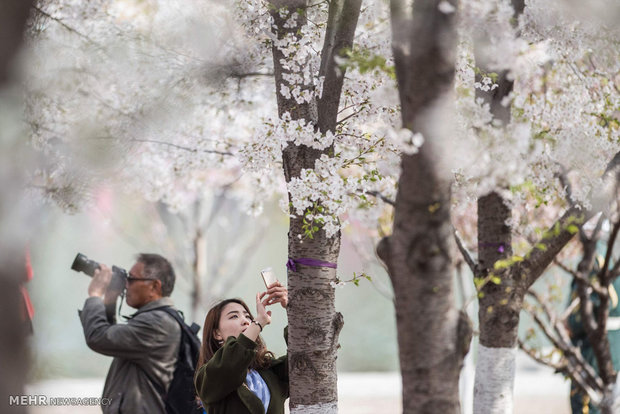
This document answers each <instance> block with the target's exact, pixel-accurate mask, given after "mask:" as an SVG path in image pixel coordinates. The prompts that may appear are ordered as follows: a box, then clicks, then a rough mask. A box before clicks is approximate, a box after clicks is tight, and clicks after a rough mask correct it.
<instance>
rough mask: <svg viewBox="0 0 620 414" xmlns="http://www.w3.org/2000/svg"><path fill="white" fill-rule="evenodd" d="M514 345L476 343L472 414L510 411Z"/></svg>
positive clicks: (511, 408)
mask: <svg viewBox="0 0 620 414" xmlns="http://www.w3.org/2000/svg"><path fill="white" fill-rule="evenodd" d="M516 357H517V347H514V348H487V347H486V346H484V345H478V363H477V364H476V379H475V383H474V414H511V413H512V412H513V391H514V379H515V364H516Z"/></svg>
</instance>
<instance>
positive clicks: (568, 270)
mask: <svg viewBox="0 0 620 414" xmlns="http://www.w3.org/2000/svg"><path fill="white" fill-rule="evenodd" d="M553 263H554V264H555V265H557V266H558V267H559V268H560V269H562V270H564V271H565V272H566V273H568V274H569V275H571V276H572V277H573V278H575V279H577V280H581V281H582V282H583V283H585V284H587V285H588V286H589V287H591V288H592V289H593V290H594V291H595V292H596V293H598V294H605V293H604V292H605V291H604V290H603V288H602V287H601V285H600V284H599V283H596V282H595V281H593V280H590V279H588V278H587V277H585V276H584V275H582V274H581V273H579V272H576V271H574V270H573V269H571V268H569V267H568V266H566V265H565V264H564V263H562V262H561V261H559V260H558V259H557V258H554V259H553Z"/></svg>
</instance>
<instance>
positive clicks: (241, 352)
mask: <svg viewBox="0 0 620 414" xmlns="http://www.w3.org/2000/svg"><path fill="white" fill-rule="evenodd" d="M275 303H280V305H282V307H283V308H286V306H287V304H288V292H287V290H286V288H285V287H283V286H282V285H281V284H280V282H275V283H273V284H271V285H269V288H268V289H267V291H266V292H263V293H260V294H258V293H257V294H256V317H253V316H252V314H251V312H250V310H249V308H248V306H247V305H246V304H245V302H243V301H242V300H241V299H226V300H223V301H221V302H219V303H218V304H217V305H215V306H214V307H212V308H211V309H210V310H209V312H208V313H207V317H206V318H205V324H204V328H203V337H202V346H201V349H200V357H199V359H198V369H197V370H196V376H195V378H194V384H195V385H196V392H197V393H198V397H199V398H200V400H201V401H202V404H203V406H204V407H205V409H206V411H207V413H208V414H244V413H250V414H283V413H284V401H285V400H286V399H287V398H288V362H287V357H286V356H283V357H281V358H278V359H275V358H274V356H273V354H272V353H271V352H269V351H268V350H267V348H266V347H265V344H264V343H263V341H262V340H261V338H260V336H259V335H260V333H261V331H262V330H263V329H265V328H266V327H267V326H268V325H269V324H270V323H271V311H267V310H266V307H267V306H270V305H273V304H275Z"/></svg>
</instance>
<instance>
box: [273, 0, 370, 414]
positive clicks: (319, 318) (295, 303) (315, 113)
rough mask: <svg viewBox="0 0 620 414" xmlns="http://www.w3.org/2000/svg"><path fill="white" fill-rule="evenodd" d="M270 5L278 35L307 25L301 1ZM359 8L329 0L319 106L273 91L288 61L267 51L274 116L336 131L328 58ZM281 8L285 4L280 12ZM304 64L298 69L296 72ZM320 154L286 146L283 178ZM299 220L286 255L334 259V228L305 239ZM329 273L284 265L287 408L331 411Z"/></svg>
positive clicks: (333, 323)
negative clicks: (270, 58) (272, 79)
mask: <svg viewBox="0 0 620 414" xmlns="http://www.w3.org/2000/svg"><path fill="white" fill-rule="evenodd" d="M271 6H272V12H271V13H272V17H273V19H274V29H273V30H274V34H275V35H276V36H277V38H278V39H282V38H284V37H285V36H286V35H289V36H291V35H292V36H295V37H296V38H297V39H299V37H300V36H301V33H302V31H301V28H302V27H303V26H304V25H305V24H306V15H305V10H306V6H307V2H306V1H305V0H291V1H287V0H274V1H272V2H271ZM360 7H361V1H360V0H333V1H332V2H331V3H330V7H329V17H328V22H327V27H326V35H325V44H324V46H323V51H322V54H321V66H320V68H317V69H319V75H321V76H324V79H325V80H324V85H325V86H324V92H323V94H322V96H321V97H320V99H319V103H320V111H319V110H318V109H317V98H316V97H315V98H314V99H313V100H312V101H310V102H304V103H302V104H299V103H297V102H296V101H295V100H294V99H287V98H286V97H285V96H283V95H282V94H281V93H280V92H279V91H280V88H281V86H282V85H286V82H285V80H284V77H285V76H284V75H286V74H293V72H292V71H291V69H290V67H288V68H287V67H286V66H284V65H283V64H282V62H283V61H284V60H285V59H286V57H285V56H284V54H283V53H282V51H281V50H279V49H278V47H277V46H275V45H274V47H273V48H272V51H273V61H274V72H275V81H276V95H277V101H278V113H279V116H280V117H281V116H282V115H283V114H284V113H289V114H290V116H291V118H292V119H293V120H297V119H304V120H305V121H306V122H307V123H310V124H313V125H315V129H316V130H319V131H321V132H326V131H332V132H333V131H334V130H335V128H336V122H337V115H338V107H339V101H340V94H341V90H342V83H343V80H344V69H340V70H339V69H338V68H337V64H336V61H335V59H334V58H335V57H336V56H338V55H339V54H341V53H342V51H343V50H344V49H347V48H350V47H351V46H352V44H353V35H354V33H355V27H356V25H357V19H358V16H359V11H360ZM280 10H286V11H287V13H284V17H283V14H281V13H280V12H279V11H280ZM293 12H297V13H298V14H297V15H298V17H297V19H296V21H295V22H294V24H291V22H288V24H287V22H286V21H287V19H288V17H287V16H288V15H291V14H292V13H293ZM298 64H299V62H298ZM293 66H295V65H293ZM302 66H303V64H302ZM303 69H304V68H301V70H300V71H299V72H298V74H299V73H301V72H302V71H303ZM310 70H311V71H312V70H313V68H310ZM302 89H303V90H305V91H308V92H310V93H313V92H314V91H313V86H312V85H302ZM323 154H328V155H329V148H328V149H327V150H323V151H320V150H317V149H313V148H309V147H307V146H304V145H299V146H297V145H288V146H287V147H286V148H285V149H284V150H283V152H282V160H283V167H284V175H285V178H286V181H287V182H290V180H291V179H292V178H296V177H300V176H301V172H302V171H303V170H304V169H313V168H314V166H315V161H316V160H317V159H319V157H320V156H321V155H323ZM289 198H290V194H289ZM289 201H292V200H289ZM303 221H304V217H293V218H291V222H290V229H289V233H288V240H289V242H288V252H289V253H288V254H289V258H290V259H292V260H296V259H314V260H317V261H321V262H324V263H334V264H335V263H336V262H337V260H338V254H339V252H340V233H337V234H335V235H333V236H331V237H328V236H327V234H326V233H325V231H324V230H323V229H319V230H318V231H317V232H315V233H314V234H313V236H312V238H309V237H305V236H304V235H305V231H304V227H303V226H304V223H303ZM335 280H336V270H335V269H334V268H331V267H326V266H306V265H303V264H299V263H297V264H296V265H295V268H294V269H289V272H288V290H289V306H288V309H287V313H288V322H289V331H288V332H289V335H288V356H289V376H290V378H289V382H290V408H291V413H311V414H313V413H317V414H319V413H321V414H323V413H327V414H329V413H335V412H337V411H338V388H337V374H336V357H337V353H336V351H337V349H338V336H339V333H340V330H341V329H342V326H343V323H344V322H343V318H342V315H341V314H340V313H338V312H336V309H335V292H334V288H333V287H332V286H331V285H330V282H334V281H335Z"/></svg>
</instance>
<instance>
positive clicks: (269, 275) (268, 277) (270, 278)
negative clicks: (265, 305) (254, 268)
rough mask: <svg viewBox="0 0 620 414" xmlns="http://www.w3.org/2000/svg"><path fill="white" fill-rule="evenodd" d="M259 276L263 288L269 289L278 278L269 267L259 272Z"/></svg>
mask: <svg viewBox="0 0 620 414" xmlns="http://www.w3.org/2000/svg"><path fill="white" fill-rule="evenodd" d="M260 275H261V276H262V277H263V282H265V287H269V285H272V284H274V283H275V282H277V281H278V278H276V275H275V273H273V270H272V269H271V268H270V267H268V268H266V269H263V270H261V271H260Z"/></svg>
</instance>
